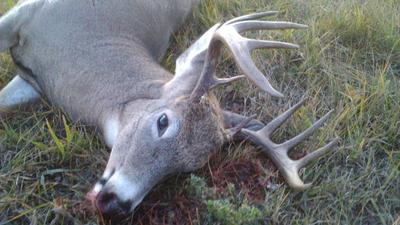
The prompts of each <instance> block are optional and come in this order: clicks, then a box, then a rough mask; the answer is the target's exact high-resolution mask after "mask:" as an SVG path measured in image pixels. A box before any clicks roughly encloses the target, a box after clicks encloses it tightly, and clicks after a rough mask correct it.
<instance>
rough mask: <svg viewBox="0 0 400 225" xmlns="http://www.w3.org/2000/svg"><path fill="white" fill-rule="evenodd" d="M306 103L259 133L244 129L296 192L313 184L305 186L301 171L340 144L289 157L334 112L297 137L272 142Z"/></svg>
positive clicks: (289, 111) (333, 142) (277, 119)
mask: <svg viewBox="0 0 400 225" xmlns="http://www.w3.org/2000/svg"><path fill="white" fill-rule="evenodd" d="M303 103H304V100H302V101H300V102H299V103H297V104H296V105H294V106H293V107H291V108H290V109H289V110H287V111H286V112H284V113H283V114H281V115H280V116H278V117H277V118H275V119H274V120H272V121H271V122H270V123H268V124H267V125H266V126H265V127H264V128H263V129H261V130H259V131H256V132H255V131H251V130H248V129H242V132H243V133H244V134H245V135H246V136H248V137H249V139H250V140H251V141H253V142H255V143H256V144H258V145H260V146H262V147H263V151H264V152H265V153H266V154H267V155H268V157H269V158H270V159H271V160H272V161H273V162H274V164H275V165H276V166H277V167H278V169H279V171H280V172H281V173H282V175H283V177H284V178H285V180H286V181H287V183H288V184H289V186H290V187H291V188H293V189H295V190H300V191H301V190H304V189H306V188H308V187H310V186H311V183H308V184H304V183H303V181H302V180H301V179H300V176H299V173H298V172H299V170H300V169H301V168H303V167H305V166H306V165H308V164H309V163H310V162H311V161H313V160H316V159H318V158H320V157H321V156H323V155H324V154H326V153H327V152H329V150H331V149H332V147H333V146H334V145H335V144H336V143H337V142H338V140H339V139H338V138H336V139H334V140H333V141H331V142H329V143H328V144H327V145H325V146H324V147H322V148H320V149H318V150H316V151H313V152H311V153H309V154H307V155H306V156H304V157H303V158H301V159H298V160H293V159H291V158H290V157H289V155H288V153H289V151H290V149H292V148H293V147H294V146H296V145H298V144H299V143H300V142H302V141H304V140H305V139H306V138H307V137H309V136H310V135H311V134H313V133H314V132H315V131H316V130H317V129H318V128H319V127H321V126H322V125H323V124H324V122H325V121H326V120H327V119H328V117H329V116H330V115H331V113H332V112H333V111H330V112H328V113H327V114H326V115H325V116H323V117H322V118H321V119H319V120H318V121H317V122H315V123H314V124H313V125H312V126H311V127H309V128H308V129H307V130H305V131H303V132H302V133H300V134H299V135H297V136H296V137H294V138H292V139H290V140H288V141H286V142H284V143H282V144H277V143H274V142H273V141H272V140H271V135H272V133H273V132H274V131H275V130H276V129H277V128H278V127H280V126H281V125H282V124H283V123H284V122H285V121H286V120H287V119H288V118H289V117H290V116H292V115H293V113H294V112H295V111H296V110H298V109H299V108H300V106H301V105H302V104H303Z"/></svg>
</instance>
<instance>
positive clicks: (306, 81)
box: [0, 0, 400, 224]
mask: <svg viewBox="0 0 400 225" xmlns="http://www.w3.org/2000/svg"><path fill="white" fill-rule="evenodd" d="M10 2H11V1H7V2H1V3H0V7H2V10H1V11H3V12H4V11H5V10H6V9H7V8H9V7H10ZM263 10H279V11H280V12H281V13H280V14H279V15H277V16H274V17H272V18H271V19H276V20H289V21H294V22H300V23H304V24H307V25H308V26H309V28H308V29H306V30H301V31H284V32H281V31H280V32H256V33H251V34H248V36H250V37H254V38H263V39H272V38H274V39H277V40H286V41H290V42H295V43H298V44H300V46H301V48H300V49H299V50H295V51H285V50H272V51H264V50H263V51H257V52H256V53H255V54H254V60H255V61H256V62H257V64H258V66H259V68H260V69H261V70H262V71H263V72H264V73H268V74H270V75H271V82H272V83H273V84H274V86H275V87H277V88H278V90H281V91H282V92H283V93H284V94H285V98H283V99H276V98H271V97H270V96H268V95H266V94H262V93H260V92H259V91H258V90H257V89H255V88H254V86H253V85H252V84H251V83H250V82H248V81H241V82H237V83H235V84H233V85H232V86H229V87H226V88H221V89H220V90H218V91H217V92H218V96H219V97H220V99H221V104H222V105H223V106H224V107H225V108H228V109H232V110H235V111H239V112H241V113H242V114H245V115H251V114H257V115H258V118H259V119H261V120H263V121H266V122H267V121H269V120H271V119H272V118H273V117H276V116H277V115H278V114H280V113H282V112H283V111H284V110H285V109H287V108H288V106H289V105H293V104H294V103H296V102H297V101H298V100H299V99H300V98H302V97H303V96H307V102H306V104H305V106H304V107H303V108H302V109H301V110H300V111H299V112H297V113H296V114H295V115H294V117H293V118H292V119H290V120H289V122H288V123H286V124H285V125H284V126H283V127H282V129H280V130H278V132H276V134H275V136H274V138H275V140H277V141H283V140H287V139H288V138H290V137H292V136H294V135H295V134H297V133H299V132H301V131H302V130H304V129H305V128H306V127H307V126H309V125H310V124H311V123H312V122H313V121H315V119H316V118H317V117H320V116H321V115H323V114H324V113H326V112H327V111H329V110H330V109H335V113H334V116H333V117H332V118H331V119H330V120H329V122H328V123H327V125H326V126H325V127H324V128H323V129H321V130H320V131H318V132H317V133H316V135H314V136H313V138H311V139H310V140H309V141H307V142H306V143H304V144H302V145H301V146H299V147H298V148H297V154H295V155H300V154H303V153H304V152H306V151H312V150H314V149H316V148H318V146H321V145H322V144H323V143H325V140H326V139H329V138H332V137H335V136H339V137H341V142H340V144H339V147H338V149H337V151H335V153H334V154H331V155H329V156H327V157H325V158H324V159H322V160H320V161H318V162H316V163H314V164H313V165H311V166H308V167H307V168H306V169H304V170H303V171H302V177H303V178H304V179H305V180H307V181H312V182H313V183H314V186H313V187H312V188H310V189H308V190H306V191H304V192H300V193H297V192H294V191H292V190H290V189H289V188H288V187H287V186H286V185H285V184H284V182H283V180H282V178H281V177H280V176H279V173H278V172H277V171H276V169H275V168H274V167H273V165H272V163H271V162H270V161H269V160H268V159H267V158H266V157H265V156H264V155H263V154H262V153H261V152H260V151H259V150H258V149H257V148H256V147H254V146H252V145H250V144H249V143H246V142H242V143H235V144H230V145H227V146H225V147H224V148H223V149H222V150H221V151H220V152H219V153H218V154H217V155H215V156H214V157H212V158H211V159H210V161H209V163H208V164H207V165H206V166H205V167H204V168H203V169H201V170H199V171H196V172H195V173H193V174H192V175H191V174H181V175H178V176H175V177H173V178H171V179H169V180H167V181H166V182H164V183H163V184H160V185H158V186H157V187H156V188H155V189H154V190H153V191H152V192H151V193H150V194H149V196H148V197H147V198H146V199H145V200H144V202H143V203H142V204H141V206H140V207H139V209H138V210H137V213H136V214H135V215H134V216H132V217H131V218H129V219H127V220H126V223H125V224H233V223H235V224H400V213H399V212H400V197H399V196H400V178H399V177H400V174H399V167H400V154H399V153H400V152H399V149H400V4H399V2H398V0H367V1H358V0H339V1H330V0H309V1H295V0H279V1H278V0H271V1H266V0H248V1H241V0H216V1H213V0H205V1H203V2H202V4H201V5H200V7H199V8H198V9H196V11H195V12H194V19H192V20H191V21H189V22H188V23H187V24H186V26H185V27H184V28H183V29H182V30H181V31H180V32H178V33H177V34H176V36H175V37H174V40H173V43H172V45H171V48H170V50H169V53H168V55H167V56H166V57H165V60H164V62H163V63H164V65H165V66H166V67H167V68H169V69H170V70H173V67H174V60H175V59H176V57H177V56H178V55H179V53H181V52H182V51H183V50H184V49H185V48H186V47H188V46H189V45H190V43H192V42H193V40H195V39H196V38H197V37H199V36H200V35H201V33H202V32H204V31H205V30H206V29H207V28H208V27H210V26H212V25H213V24H214V23H216V22H218V21H220V20H226V19H229V18H232V17H234V16H239V15H243V14H246V13H251V12H254V11H263ZM0 57H1V59H0V83H1V86H4V85H5V84H6V83H7V82H8V81H9V80H10V79H11V78H12V75H13V74H14V71H15V67H14V66H13V64H12V61H11V59H10V57H9V56H8V55H7V54H2V55H0ZM235 68H236V67H235V66H234V64H233V61H232V59H231V58H230V57H229V54H226V55H225V56H224V57H223V60H222V63H221V65H220V71H219V72H220V74H221V76H230V75H234V74H238V71H237V70H236V69H235ZM0 143H1V146H2V148H0V224H49V223H50V221H52V220H53V219H54V217H55V213H54V212H53V209H54V208H57V207H58V208H63V209H65V210H66V211H68V213H69V214H71V215H72V216H73V217H74V218H75V219H76V220H79V221H80V222H81V223H82V224H103V223H102V222H101V220H100V219H99V218H98V217H97V216H96V215H95V214H93V213H92V212H91V210H90V207H89V206H88V204H87V202H85V201H84V195H85V193H86V192H87V191H88V190H89V189H90V187H91V185H92V184H93V183H94V182H95V180H96V178H97V177H98V176H99V175H100V174H101V172H102V170H103V169H104V167H105V164H106V161H107V155H108V150H107V149H106V148H105V147H104V145H103V143H102V142H101V141H100V140H98V139H97V138H96V136H95V134H93V133H92V132H90V131H89V130H87V129H86V128H85V127H84V126H83V125H82V124H72V123H71V122H68V121H67V120H64V116H63V115H62V113H61V112H60V111H59V110H57V109H54V108H51V107H49V106H48V105H47V104H42V105H41V106H38V107H36V109H35V110H32V111H27V112H17V113H13V114H11V115H9V116H8V117H7V118H3V119H2V120H1V123H0Z"/></svg>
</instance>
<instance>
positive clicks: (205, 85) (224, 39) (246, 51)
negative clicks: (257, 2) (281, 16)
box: [191, 11, 307, 101]
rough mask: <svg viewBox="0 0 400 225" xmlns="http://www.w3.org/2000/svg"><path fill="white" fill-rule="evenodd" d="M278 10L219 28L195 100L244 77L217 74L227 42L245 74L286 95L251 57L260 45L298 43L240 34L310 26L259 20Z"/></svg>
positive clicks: (193, 98)
mask: <svg viewBox="0 0 400 225" xmlns="http://www.w3.org/2000/svg"><path fill="white" fill-rule="evenodd" d="M276 13H277V12H275V11H272V12H263V13H255V14H251V15H246V16H242V17H238V18H235V19H232V20H230V21H228V22H226V23H224V24H223V25H221V26H220V27H219V28H218V29H217V30H216V31H215V33H214V35H213V37H212V40H211V42H210V44H209V47H208V51H207V55H206V59H205V64H204V67H203V71H202V73H201V76H200V78H199V80H198V82H197V85H196V87H195V89H194V90H193V92H192V94H191V99H192V100H193V101H199V100H200V98H201V96H203V95H204V94H205V93H206V92H207V91H208V90H210V89H212V88H214V87H216V86H218V85H222V84H226V83H230V82H232V81H235V80H237V79H239V78H242V77H243V76H237V77H233V78H225V79H221V78H217V77H216V76H215V70H216V66H217V63H218V57H219V56H220V53H221V48H222V46H223V45H225V46H227V48H228V49H229V50H230V52H231V53H232V55H233V58H234V60H235V62H236V64H237V65H238V66H239V68H240V69H241V71H242V72H243V74H244V75H245V76H247V77H248V78H249V79H250V80H251V81H252V82H253V83H255V84H256V85H257V86H258V87H259V88H261V89H262V90H263V91H266V92H268V93H269V94H271V95H273V96H276V97H283V95H282V94H281V93H280V92H279V91H277V90H275V89H274V88H273V87H272V85H271V84H270V83H269V81H268V80H267V78H266V77H265V76H264V75H263V74H262V73H261V72H260V71H259V70H258V68H257V66H256V65H255V64H254V62H253V61H252V59H251V53H252V51H253V50H255V49H260V48H287V49H293V48H298V45H295V44H291V43H286V42H279V41H266V40H254V39H248V38H245V37H243V36H241V35H240V33H242V32H245V31H249V30H275V29H301V28H306V27H307V26H305V25H302V24H297V23H291V22H281V21H274V22H271V21H259V20H255V19H259V18H262V17H265V16H270V15H274V14H276Z"/></svg>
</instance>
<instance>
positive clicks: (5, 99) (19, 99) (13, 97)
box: [0, 75, 40, 113]
mask: <svg viewBox="0 0 400 225" xmlns="http://www.w3.org/2000/svg"><path fill="white" fill-rule="evenodd" d="M39 99H40V94H39V93H38V92H37V91H36V90H35V89H34V88H33V87H32V85H30V84H29V83H28V82H26V81H25V80H23V79H22V78H21V77H20V76H19V75H17V76H16V77H14V79H13V80H12V81H10V83H8V84H7V86H5V87H4V88H3V89H2V90H1V91H0V113H5V112H9V111H11V110H14V109H16V108H18V107H21V106H27V105H29V104H32V103H34V102H36V101H37V100H39Z"/></svg>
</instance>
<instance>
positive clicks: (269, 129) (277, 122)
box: [262, 99, 306, 136]
mask: <svg viewBox="0 0 400 225" xmlns="http://www.w3.org/2000/svg"><path fill="white" fill-rule="evenodd" d="M305 101H306V100H305V99H302V100H301V101H300V102H298V103H296V104H295V105H294V106H292V107H291V108H289V109H288V110H286V111H285V112H284V113H282V114H281V115H279V116H278V117H276V118H275V119H273V120H272V121H271V122H269V123H268V124H267V125H266V126H265V127H264V128H263V129H262V132H263V134H264V135H265V136H269V135H270V134H272V133H273V132H274V131H275V130H276V129H278V127H280V126H281V125H282V124H283V123H284V122H285V121H286V120H287V119H289V117H290V116H292V115H293V113H294V112H296V111H297V109H299V108H300V106H302V105H303V104H304V102H305Z"/></svg>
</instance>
